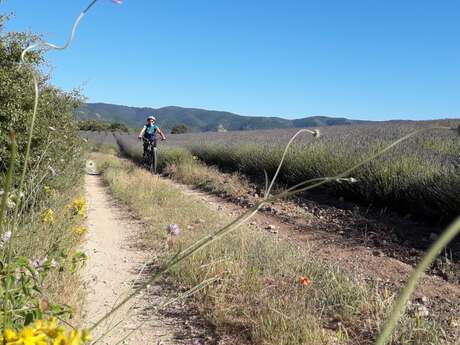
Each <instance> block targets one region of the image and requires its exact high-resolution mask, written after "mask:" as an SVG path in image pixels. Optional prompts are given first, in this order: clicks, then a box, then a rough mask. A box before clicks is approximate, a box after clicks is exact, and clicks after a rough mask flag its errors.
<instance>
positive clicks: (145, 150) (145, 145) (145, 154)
mask: <svg viewBox="0 0 460 345" xmlns="http://www.w3.org/2000/svg"><path fill="white" fill-rule="evenodd" d="M143 144H144V153H143V155H142V157H143V159H144V161H145V160H146V158H147V148H148V146H149V144H148V142H146V141H145V140H144V142H143Z"/></svg>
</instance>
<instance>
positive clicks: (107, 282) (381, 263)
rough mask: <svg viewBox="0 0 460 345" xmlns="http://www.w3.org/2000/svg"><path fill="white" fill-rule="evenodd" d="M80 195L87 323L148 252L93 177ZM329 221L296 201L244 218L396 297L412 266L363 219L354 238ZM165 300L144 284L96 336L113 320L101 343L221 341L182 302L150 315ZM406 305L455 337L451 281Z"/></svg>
mask: <svg viewBox="0 0 460 345" xmlns="http://www.w3.org/2000/svg"><path fill="white" fill-rule="evenodd" d="M165 181H169V183H171V184H172V185H174V186H175V187H179V188H180V189H181V190H182V191H183V192H184V193H186V194H188V195H189V196H191V197H193V198H197V199H201V200H203V201H205V202H207V203H208V204H209V206H210V207H211V208H212V209H215V210H216V211H218V212H225V213H227V214H229V215H231V216H235V217H236V216H237V215H239V214H241V213H242V212H245V211H246V210H247V206H248V205H247V204H245V203H238V202H231V201H228V200H225V199H224V198H221V197H218V196H215V195H210V194H208V193H204V192H201V191H197V190H195V189H192V188H190V187H189V186H185V185H181V184H178V183H176V182H173V181H171V180H168V179H165ZM86 193H87V199H88V202H89V205H90V209H89V212H88V224H87V225H88V228H89V236H88V239H87V244H86V248H85V249H86V252H87V253H88V255H89V260H88V261H89V262H88V272H87V276H86V282H87V292H88V299H87V306H88V307H87V309H86V315H87V317H86V320H87V321H89V322H94V321H96V320H97V319H98V318H99V317H100V316H102V315H103V314H104V313H105V312H107V311H109V310H110V309H111V308H112V307H113V305H115V304H116V302H117V301H120V300H121V299H122V298H123V297H124V296H125V295H126V294H127V293H129V291H132V288H133V286H135V284H139V283H141V282H142V281H143V279H145V275H148V271H149V269H148V266H147V265H146V262H148V261H149V256H150V257H151V255H152V253H146V252H143V251H142V250H140V249H139V248H136V247H135V242H136V241H135V236H136V233H139V231H141V229H142V220H136V219H135V218H133V217H132V216H130V215H129V214H128V212H127V211H125V210H123V209H122V208H121V207H119V206H117V204H116V203H115V201H114V200H113V199H112V198H111V197H110V196H109V195H108V193H107V190H106V188H105V187H104V186H103V184H102V180H101V178H100V177H98V176H91V175H88V176H87V178H86ZM331 217H332V216H328V215H325V214H323V213H321V212H320V213H318V212H317V211H315V210H314V209H311V208H310V209H309V207H308V205H307V206H306V207H302V206H301V205H300V206H299V205H298V204H296V203H292V202H282V203H277V204H276V205H270V206H268V208H267V209H266V210H265V212H261V213H259V214H257V215H256V216H255V217H254V219H252V220H251V221H250V225H251V226H252V227H253V228H254V229H259V230H262V231H267V232H270V233H272V234H273V236H280V237H282V238H285V239H287V240H291V241H295V242H297V243H299V245H307V246H309V247H311V248H312V250H313V251H314V252H315V254H316V255H317V256H318V257H320V258H321V259H322V260H324V261H325V262H327V263H332V264H335V265H337V266H339V267H341V268H342V269H344V270H345V271H348V272H350V273H352V274H353V275H355V277H357V278H358V279H362V280H365V281H369V282H372V283H375V284H377V286H378V287H379V288H384V287H385V288H388V289H390V290H391V291H394V292H397V291H398V289H399V288H400V287H401V286H402V285H404V283H405V281H406V279H407V277H408V276H409V274H410V272H411V271H412V269H413V266H412V265H411V264H410V263H408V262H407V261H406V260H399V259H398V255H396V254H395V255H389V254H388V251H387V249H385V247H386V248H388V250H389V248H391V242H389V243H387V244H385V243H383V244H382V243H378V244H379V245H375V241H380V242H381V241H387V240H386V239H382V238H378V237H373V231H372V229H373V228H375V226H377V225H375V224H374V225H372V224H370V223H369V224H367V225H366V218H362V219H361V223H362V224H361V225H363V224H364V225H365V226H366V229H369V231H368V232H363V233H362V234H361V239H359V238H358V237H359V236H356V231H354V230H356V229H349V228H347V227H344V226H343V223H341V221H340V219H341V218H340V216H337V215H336V216H335V217H332V218H331ZM353 217H355V216H353ZM353 219H357V218H353ZM368 222H370V221H368ZM378 226H381V224H379V225H378ZM331 229H332V230H334V231H331ZM353 232H354V234H353ZM382 247H384V249H382ZM168 295H169V292H168V291H167V288H166V287H165V285H164V284H163V285H162V283H159V284H158V285H155V286H150V287H149V288H148V289H147V290H146V291H145V292H144V293H143V294H142V295H139V296H138V297H137V298H135V299H134V300H133V301H132V302H130V303H129V304H128V305H126V306H125V307H123V308H122V310H121V312H119V313H117V314H116V316H115V317H113V318H111V320H109V321H107V322H105V323H104V325H103V327H101V329H100V330H99V334H102V333H103V331H104V330H108V329H110V326H111V325H113V324H115V323H116V322H118V321H120V320H121V324H120V325H119V326H118V327H117V328H116V330H115V331H114V332H112V333H110V335H109V336H108V337H106V338H105V340H104V341H105V344H117V343H118V341H119V340H120V339H122V338H123V337H124V336H126V334H129V333H130V332H133V333H132V335H130V336H129V337H128V338H127V339H126V341H125V342H123V344H157V345H158V344H164V345H166V344H191V345H192V344H193V345H201V344H217V343H219V344H222V343H228V342H221V341H217V340H216V336H215V335H213V334H209V329H206V327H202V326H203V324H204V322H202V320H200V317H199V316H197V315H195V316H193V319H194V320H193V321H191V320H190V318H189V317H183V316H184V314H187V312H186V311H185V309H184V308H186V307H184V306H183V305H180V306H175V307H174V308H173V309H170V310H169V311H167V312H164V311H163V312H160V311H158V310H156V308H155V306H157V305H159V304H161V303H163V302H164V301H165V300H166V299H167V298H168V297H169V296H168ZM409 308H412V309H414V310H420V308H423V309H424V310H426V312H427V313H428V314H429V315H430V316H432V317H433V318H434V319H436V320H437V321H438V322H442V323H443V324H444V325H445V326H446V327H447V328H449V329H450V332H451V336H454V337H455V333H457V334H459V333H458V332H459V330H460V318H459V315H460V286H459V285H458V284H455V283H449V282H446V281H445V279H442V278H441V277H439V276H438V275H435V274H427V275H426V276H425V277H424V279H423V281H422V282H421V283H420V284H419V287H418V288H417V291H416V294H415V296H414V297H413V299H412V303H411V305H410V306H409ZM187 315H188V314H187Z"/></svg>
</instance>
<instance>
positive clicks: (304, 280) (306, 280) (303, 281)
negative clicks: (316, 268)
mask: <svg viewBox="0 0 460 345" xmlns="http://www.w3.org/2000/svg"><path fill="white" fill-rule="evenodd" d="M299 282H300V284H301V285H310V284H311V280H310V279H309V278H308V277H305V276H300V279H299Z"/></svg>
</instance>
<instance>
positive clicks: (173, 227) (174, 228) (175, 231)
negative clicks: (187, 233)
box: [168, 224, 181, 236]
mask: <svg viewBox="0 0 460 345" xmlns="http://www.w3.org/2000/svg"><path fill="white" fill-rule="evenodd" d="M180 231H181V230H180V227H179V225H177V224H169V225H168V232H169V233H170V234H171V235H173V236H177V235H179V234H180Z"/></svg>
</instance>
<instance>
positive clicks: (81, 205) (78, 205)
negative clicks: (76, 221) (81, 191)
mask: <svg viewBox="0 0 460 345" xmlns="http://www.w3.org/2000/svg"><path fill="white" fill-rule="evenodd" d="M72 207H73V209H74V212H75V213H76V214H78V215H79V216H84V215H85V212H86V207H87V205H86V199H85V198H83V197H81V198H77V199H75V200H74V201H73V202H72Z"/></svg>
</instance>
